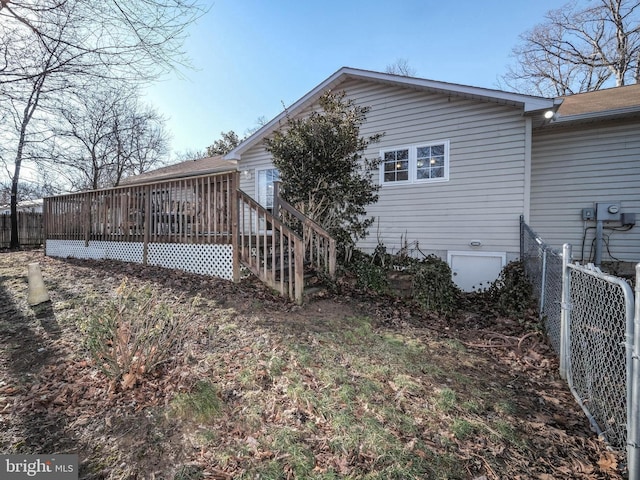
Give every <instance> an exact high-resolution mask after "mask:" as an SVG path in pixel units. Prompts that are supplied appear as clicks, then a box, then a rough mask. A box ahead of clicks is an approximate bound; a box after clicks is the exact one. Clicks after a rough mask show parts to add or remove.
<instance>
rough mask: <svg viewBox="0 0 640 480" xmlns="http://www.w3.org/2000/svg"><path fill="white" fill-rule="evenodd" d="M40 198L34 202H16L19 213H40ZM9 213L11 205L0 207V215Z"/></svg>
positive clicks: (41, 202) (41, 201)
mask: <svg viewBox="0 0 640 480" xmlns="http://www.w3.org/2000/svg"><path fill="white" fill-rule="evenodd" d="M42 204H43V200H42V198H38V199H36V200H23V201H21V202H18V205H17V208H18V211H19V212H29V211H31V212H42ZM8 213H11V205H9V204H7V205H0V214H8Z"/></svg>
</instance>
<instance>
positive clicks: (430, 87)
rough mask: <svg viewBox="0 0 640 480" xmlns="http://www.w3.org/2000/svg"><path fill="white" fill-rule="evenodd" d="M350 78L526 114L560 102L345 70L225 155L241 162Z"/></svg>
mask: <svg viewBox="0 0 640 480" xmlns="http://www.w3.org/2000/svg"><path fill="white" fill-rule="evenodd" d="M351 79H360V80H367V81H372V82H378V83H386V84H389V85H396V86H403V87H407V88H413V89H416V90H422V91H425V92H432V93H444V94H448V95H455V96H458V97H463V98H469V99H475V100H480V101H485V102H493V103H498V104H503V105H512V106H517V107H521V108H523V111H524V113H533V112H539V111H544V110H550V109H555V107H556V106H557V104H558V103H559V100H556V99H548V98H543V97H535V96H531V95H522V94H519V93H512V92H503V91H501V90H492V89H488V88H480V87H472V86H468V85H459V84H455V83H446V82H438V81H434V80H428V79H424V78H414V77H406V76H402V75H394V74H390V73H380V72H372V71H369V70H360V69H356V68H349V67H343V68H341V69H340V70H338V71H337V72H336V73H334V74H333V75H331V76H330V77H329V78H327V79H326V80H325V81H324V82H322V83H321V84H320V85H318V86H317V87H315V88H314V89H313V90H311V91H310V92H309V93H307V94H306V95H305V96H304V97H302V98H301V99H300V100H298V101H297V102H295V103H294V104H293V105H292V106H291V107H289V108H288V109H287V110H286V111H284V112H282V113H281V114H280V115H278V116H277V117H275V118H274V119H273V120H271V121H270V122H269V123H267V124H266V125H264V126H263V127H262V128H261V129H259V130H258V131H257V132H255V133H254V134H253V135H251V136H250V137H249V138H247V139H246V140H245V141H244V142H242V143H241V144H240V145H238V146H237V147H236V148H234V149H233V150H232V151H231V152H229V153H228V154H227V155H225V158H227V159H235V160H238V159H239V158H240V155H242V153H243V152H245V151H246V150H247V149H249V148H251V147H252V146H254V145H255V144H256V143H258V142H259V141H260V140H261V139H262V138H263V137H264V136H266V135H268V134H270V133H271V132H273V131H274V130H276V129H277V128H278V127H279V125H280V122H281V121H283V120H284V119H285V118H286V116H287V114H289V115H292V116H295V115H296V114H298V113H300V112H301V111H303V110H304V109H305V108H307V107H309V106H311V105H313V103H315V102H316V101H317V100H318V99H319V98H320V96H321V95H322V94H323V93H324V92H325V91H327V90H331V89H336V88H337V87H338V86H339V85H340V84H341V83H343V82H345V81H347V80H351Z"/></svg>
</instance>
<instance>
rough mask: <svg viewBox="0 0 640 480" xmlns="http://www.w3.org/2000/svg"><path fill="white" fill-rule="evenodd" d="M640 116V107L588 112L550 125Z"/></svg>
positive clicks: (561, 117) (560, 117)
mask: <svg viewBox="0 0 640 480" xmlns="http://www.w3.org/2000/svg"><path fill="white" fill-rule="evenodd" d="M638 115H640V106H638V105H634V106H632V107H624V108H616V109H612V110H603V111H601V112H587V113H579V114H576V115H565V116H559V117H557V118H555V119H554V120H553V121H552V122H550V125H561V124H567V123H572V122H585V121H589V120H608V119H611V118H625V117H630V116H638Z"/></svg>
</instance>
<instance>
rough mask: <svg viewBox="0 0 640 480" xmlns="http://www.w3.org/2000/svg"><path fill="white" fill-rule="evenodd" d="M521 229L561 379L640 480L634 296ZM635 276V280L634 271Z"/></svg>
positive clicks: (528, 271)
mask: <svg viewBox="0 0 640 480" xmlns="http://www.w3.org/2000/svg"><path fill="white" fill-rule="evenodd" d="M520 225H521V228H520V233H521V236H520V242H521V244H520V254H521V260H522V262H523V263H524V268H525V272H526V274H527V276H528V278H529V280H530V281H531V283H532V286H533V290H534V293H535V295H536V296H537V298H538V299H539V300H540V305H539V307H540V316H541V319H542V320H544V325H545V328H546V331H547V336H548V338H549V342H550V343H551V345H552V346H553V348H554V349H555V351H556V353H557V354H558V355H559V357H560V373H561V375H563V377H565V378H566V380H567V383H568V384H569V388H570V389H571V391H572V393H573V395H574V397H575V398H576V400H577V402H578V403H579V404H580V406H581V407H582V409H583V410H584V412H585V414H586V415H587V417H588V418H589V420H590V421H591V424H592V426H593V427H594V429H595V430H596V431H597V432H598V434H600V435H602V437H603V438H604V439H605V440H606V441H607V442H608V443H609V445H610V446H611V447H612V448H614V449H617V450H624V449H625V448H626V450H627V457H628V460H629V461H628V468H629V478H640V445H639V443H640V418H639V417H640V415H638V408H639V405H638V400H639V398H638V394H637V393H638V392H640V387H639V386H638V385H639V384H640V378H639V377H640V368H638V366H636V365H634V362H635V363H638V353H639V350H640V345H637V344H635V343H634V333H635V330H636V326H635V324H636V322H640V318H638V317H639V316H640V315H636V314H635V312H634V296H633V291H632V290H631V287H630V286H629V284H628V283H627V282H626V281H625V280H624V279H621V278H618V277H614V276H612V275H607V274H604V273H602V272H601V271H600V270H599V269H597V268H595V267H593V266H590V265H589V266H582V265H577V264H572V263H571V261H570V260H571V246H570V245H565V246H564V248H563V251H562V252H558V251H557V250H554V249H552V248H551V247H549V246H548V245H547V244H545V243H544V241H543V240H542V239H541V238H540V237H538V236H537V235H536V234H535V232H534V231H533V230H531V228H529V226H528V225H526V224H525V223H524V221H523V220H522V218H521V222H520ZM637 271H638V275H637V276H638V277H640V266H639V267H638V268H637ZM639 280H640V278H637V279H636V284H637V283H638V281H639ZM638 291H639V292H640V290H638ZM638 296H639V297H640V293H639V294H638ZM636 301H638V302H640V298H639V299H638V300H636ZM636 310H638V309H637V308H636ZM635 337H637V338H640V335H635ZM634 392H635V393H634Z"/></svg>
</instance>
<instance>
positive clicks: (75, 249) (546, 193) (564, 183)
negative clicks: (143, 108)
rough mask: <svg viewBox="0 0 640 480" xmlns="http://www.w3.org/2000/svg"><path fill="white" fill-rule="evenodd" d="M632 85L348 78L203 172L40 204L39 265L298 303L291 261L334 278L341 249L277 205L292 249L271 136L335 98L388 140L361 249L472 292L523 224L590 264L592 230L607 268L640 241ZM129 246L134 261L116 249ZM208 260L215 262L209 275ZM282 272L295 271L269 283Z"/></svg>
mask: <svg viewBox="0 0 640 480" xmlns="http://www.w3.org/2000/svg"><path fill="white" fill-rule="evenodd" d="M639 87H640V86H637V85H634V86H629V87H619V88H615V89H610V90H605V91H601V92H593V93H588V94H580V95H573V96H571V97H566V98H541V97H535V96H529V95H522V94H517V93H511V92H504V91H500V90H493V89H486V88H479V87H472V86H466V85H459V84H452V83H445V82H438V81H433V80H427V79H421V78H412V77H405V76H398V75H392V74H386V73H378V72H371V71H366V70H359V69H354V68H341V69H340V70H338V71H337V72H336V73H334V74H333V75H331V76H330V77H329V78H327V79H326V80H325V81H323V82H322V83H320V84H319V85H318V86H317V87H315V88H314V89H313V90H311V91H310V92H309V93H308V94H306V95H305V96H303V97H302V98H301V99H300V100H298V101H297V102H295V103H294V104H293V105H292V106H291V107H290V108H288V109H287V112H283V113H281V114H280V115H278V116H277V117H275V118H274V119H273V120H271V121H270V122H269V123H267V124H265V125H264V126H263V127H262V128H261V129H260V130H258V131H257V132H256V133H254V134H253V135H252V136H251V137H249V138H247V139H246V140H244V141H243V142H242V143H241V144H240V145H238V146H237V147H236V148H235V149H233V150H232V151H231V152H229V153H228V154H227V155H225V156H224V157H223V158H214V159H209V160H206V161H203V162H202V163H201V166H202V168H200V166H198V165H197V162H196V163H193V164H189V163H188V162H183V164H180V165H178V166H176V167H167V168H166V169H163V170H158V171H156V172H152V173H149V174H147V176H146V177H143V176H140V177H139V178H135V179H131V180H128V181H127V182H125V184H124V185H123V186H122V187H120V189H119V190H118V189H112V190H109V191H98V192H89V193H84V194H76V196H75V197H74V196H65V197H54V198H52V199H48V206H47V207H46V208H45V211H47V212H48V216H49V218H50V220H48V221H47V225H48V229H47V232H48V233H47V235H48V236H47V238H48V240H47V254H49V252H50V251H51V252H55V253H52V254H56V255H61V256H64V255H69V254H71V255H73V256H77V255H81V256H82V255H84V256H92V255H93V256H94V257H92V258H103V257H104V256H106V257H109V256H110V255H111V256H113V255H115V256H118V255H119V256H123V255H124V256H126V257H127V258H133V259H134V260H132V261H141V262H143V263H155V264H159V265H165V266H178V267H179V268H184V269H187V270H189V269H191V270H193V271H198V272H204V273H210V274H216V275H217V274H218V273H219V271H222V272H223V273H222V274H221V275H219V276H222V277H224V278H229V279H236V278H238V265H239V264H240V263H242V264H244V265H245V266H247V268H249V269H250V270H251V271H253V272H254V273H255V274H256V275H259V276H260V277H261V278H262V279H263V280H264V281H266V282H267V283H269V284H270V285H272V286H274V288H278V289H279V290H280V291H281V293H283V294H284V293H285V292H289V295H290V296H293V297H295V298H296V299H297V300H300V299H301V296H300V295H301V293H300V292H301V286H300V281H301V280H300V279H301V277H300V275H301V265H300V264H296V265H297V266H296V265H294V264H293V263H292V259H293V258H295V259H296V262H297V261H298V260H299V259H300V257H301V256H304V257H305V258H307V257H308V255H307V254H308V252H307V251H306V250H304V249H305V248H306V246H312V247H313V248H315V249H316V252H315V255H312V257H313V258H319V259H322V260H321V262H320V263H321V264H322V265H323V266H324V268H326V269H328V270H329V271H331V270H332V269H334V268H335V265H333V263H332V262H334V260H332V259H333V258H334V257H335V245H333V244H332V243H331V239H330V238H328V237H327V235H326V232H323V231H322V229H321V228H319V226H317V225H312V223H310V222H308V219H307V220H304V219H302V218H301V216H300V214H299V213H296V212H293V211H290V209H289V207H290V206H287V205H286V204H285V203H283V202H281V201H279V202H278V204H277V205H278V206H279V207H278V209H277V210H278V212H276V213H281V212H284V211H285V210H286V211H287V212H288V214H290V215H293V216H294V217H295V218H297V219H299V220H300V221H302V222H303V224H304V225H305V226H309V228H310V229H311V230H310V232H311V233H309V235H312V238H311V237H310V238H305V239H301V238H298V237H297V236H296V234H295V233H293V232H292V231H290V230H288V229H287V228H286V225H284V224H283V223H282V222H281V221H280V217H279V215H276V216H275V217H274V216H273V215H272V211H271V209H272V208H273V206H274V202H273V200H274V198H273V192H274V181H275V180H277V179H278V177H279V174H278V172H277V170H276V169H275V168H274V166H273V163H272V159H271V157H270V154H269V153H268V152H267V151H266V149H265V145H264V139H265V138H267V137H269V135H271V134H272V133H273V132H274V131H275V130H276V129H278V128H279V127H280V126H283V125H284V122H285V120H286V115H291V116H298V115H305V114H307V113H308V112H310V111H312V110H313V109H315V108H317V101H318V99H319V97H320V96H321V95H322V94H323V93H324V92H325V91H326V90H328V89H330V90H334V91H344V92H345V93H346V95H347V98H350V99H353V100H354V101H355V103H357V104H359V105H362V106H367V107H369V108H370V111H369V113H368V115H367V120H366V123H365V124H364V125H363V127H362V129H361V134H362V135H363V136H369V135H374V134H377V133H383V134H384V135H383V136H382V138H381V140H380V142H379V143H376V144H371V145H370V146H369V149H368V151H367V152H365V154H366V156H368V157H378V158H380V159H381V160H382V161H381V165H380V169H379V171H377V172H374V173H375V181H377V182H379V184H380V186H381V188H380V191H379V200H378V202H377V203H376V204H373V205H370V206H369V208H368V214H369V215H371V216H373V217H375V224H374V225H373V227H372V228H371V231H370V235H369V236H368V237H367V238H365V239H363V240H361V241H360V242H359V244H358V247H359V248H361V249H363V250H365V251H369V252H371V251H373V250H374V249H375V248H376V246H377V245H379V244H383V245H384V246H385V247H386V248H387V251H390V252H393V251H399V250H400V249H401V248H408V250H409V251H410V253H412V254H413V255H415V256H418V257H419V256H421V255H428V254H435V255H438V256H440V257H441V258H443V259H445V260H447V261H448V262H449V264H450V266H451V268H452V271H453V273H454V280H455V281H456V283H458V285H459V286H460V287H461V288H463V289H465V290H471V289H473V288H477V287H481V286H483V285H486V283H487V282H490V281H492V280H494V279H495V278H496V277H497V275H498V273H499V271H500V270H501V268H502V267H503V266H504V265H505V264H506V263H507V262H509V261H511V260H515V259H517V258H518V257H519V255H520V235H519V223H520V218H521V216H522V217H523V218H524V220H525V221H526V222H527V223H529V224H530V225H531V226H532V227H533V228H534V229H536V230H537V231H538V233H539V234H541V235H542V236H543V237H544V238H545V239H546V240H547V241H548V242H550V243H551V244H552V245H554V246H556V247H559V246H560V245H561V244H562V243H564V242H571V243H573V244H574V245H576V246H577V245H582V243H584V244H585V248H583V249H582V250H583V251H584V252H585V253H584V254H582V257H583V258H585V259H587V258H589V255H590V253H589V252H588V251H589V250H590V247H591V242H592V240H593V239H594V233H596V232H600V234H601V249H600V253H601V254H603V255H604V259H605V260H606V259H614V258H615V259H620V260H624V261H629V262H633V261H638V260H640V235H639V234H638V229H636V228H634V227H633V226H632V225H631V224H632V223H634V222H633V220H634V219H633V217H634V215H633V214H634V213H635V212H638V211H640V203H639V202H640V198H639V197H640V195H639V194H638V187H639V186H640V162H639V161H638V158H639V154H640V128H639V127H640V90H638V88H639ZM207 162H210V164H209V163H207ZM225 162H233V163H225ZM227 167H228V168H227ZM145 182H146V183H145ZM623 214H624V215H623ZM79 225H81V226H79ZM596 227H598V228H596ZM304 231H305V232H307V229H306V228H305V229H304ZM305 235H306V233H305ZM69 242H76V243H69ZM283 242H284V243H283ZM125 244H127V245H130V246H129V247H127V248H128V249H129V250H127V251H126V253H117V252H119V251H120V250H123V249H124V247H123V246H124V245H125ZM282 244H286V248H284V250H283V248H282V247H281V245H282ZM203 245H204V246H203ZM214 245H217V247H215V248H214V247H213V246H214ZM587 245H588V247H589V248H587ZM92 249H93V250H92ZM114 249H115V250H114ZM295 249H301V250H295ZM294 250H295V251H296V252H298V253H295V254H294V253H293V252H294ZM123 251H124V250H123ZM109 252H111V253H109ZM113 252H116V253H113ZM283 252H285V253H283ZM574 252H576V250H575V249H574ZM576 253H577V256H578V258H579V257H580V255H581V254H580V253H579V252H576ZM185 255H186V256H189V258H187V257H185ZM192 257H194V258H196V259H195V260H193V259H192ZM203 259H206V262H209V263H211V262H214V263H217V264H218V265H217V266H216V265H209V264H208V265H207V266H206V267H203V266H202V265H200V264H201V263H202V262H203V261H204V260H203ZM284 264H287V265H288V266H285V267H283V265H284ZM274 265H275V266H277V268H275V267H274ZM218 267H220V268H218ZM283 268H285V270H286V269H287V268H288V269H289V270H288V271H289V272H290V273H289V274H288V275H284V274H282V273H278V272H282V269H283ZM220 269H221V270H220ZM293 277H295V281H293V280H292V278H293ZM292 292H293V293H292Z"/></svg>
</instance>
